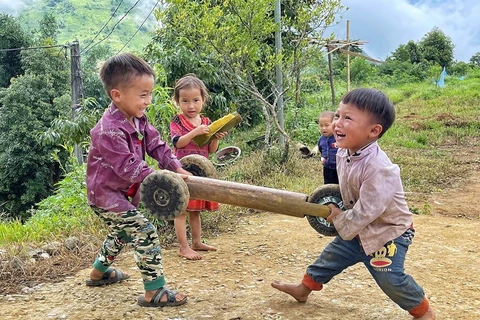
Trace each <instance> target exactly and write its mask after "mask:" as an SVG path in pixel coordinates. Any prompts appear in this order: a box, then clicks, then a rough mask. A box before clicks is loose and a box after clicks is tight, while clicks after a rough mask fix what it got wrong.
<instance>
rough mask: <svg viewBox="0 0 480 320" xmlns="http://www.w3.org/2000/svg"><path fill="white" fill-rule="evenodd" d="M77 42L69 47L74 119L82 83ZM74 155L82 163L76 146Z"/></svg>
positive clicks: (80, 151) (81, 95) (81, 93)
mask: <svg viewBox="0 0 480 320" xmlns="http://www.w3.org/2000/svg"><path fill="white" fill-rule="evenodd" d="M79 47H80V46H79V43H78V41H77V40H75V41H73V42H72V44H71V45H70V62H71V64H70V73H71V94H72V118H73V119H75V118H76V111H77V109H78V107H79V103H80V100H81V99H83V82H82V74H81V71H82V69H81V67H80V48H79ZM74 148H75V149H74V153H75V156H76V157H77V160H78V163H79V164H82V163H83V153H82V150H81V149H80V148H79V146H78V145H77V144H75V146H74Z"/></svg>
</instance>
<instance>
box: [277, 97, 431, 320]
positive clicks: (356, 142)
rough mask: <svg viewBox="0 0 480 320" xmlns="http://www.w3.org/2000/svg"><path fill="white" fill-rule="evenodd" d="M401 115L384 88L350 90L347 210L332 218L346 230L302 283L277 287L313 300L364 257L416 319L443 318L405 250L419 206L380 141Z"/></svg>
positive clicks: (342, 165) (345, 132)
mask: <svg viewBox="0 0 480 320" xmlns="http://www.w3.org/2000/svg"><path fill="white" fill-rule="evenodd" d="M394 120H395V109H394V107H393V104H392V103H391V102H390V100H389V99H388V98H387V96H386V95H385V94H383V93H382V92H380V91H378V90H374V89H365V88H362V89H355V90H352V91H350V92H348V93H347V94H346V95H345V96H343V98H342V101H341V102H340V105H339V107H338V109H337V111H336V112H335V116H334V119H333V133H334V135H335V140H336V141H337V146H338V148H339V149H338V153H337V170H338V178H339V182H340V183H339V186H340V192H341V194H342V200H343V203H344V206H345V208H346V210H345V211H341V210H340V209H338V208H337V207H335V206H334V205H329V206H330V209H331V214H330V215H329V216H328V218H327V221H328V222H330V223H333V224H334V225H335V228H336V229H337V232H338V234H339V235H338V236H336V237H335V239H334V240H333V241H332V242H330V243H329V244H328V245H327V246H326V247H325V249H324V250H323V252H322V253H321V254H320V256H319V257H318V258H317V260H316V261H315V262H314V263H313V264H311V265H310V266H309V267H308V268H307V271H306V273H305V275H304V276H303V279H302V281H301V282H300V283H299V284H290V283H282V282H279V281H274V282H273V283H272V286H273V287H274V288H276V289H278V290H280V291H282V292H285V293H287V294H289V295H291V296H292V297H293V298H295V299H296V300H297V301H299V302H306V301H307V299H308V296H309V295H310V293H311V292H312V291H313V290H322V288H323V284H325V283H328V282H329V281H330V280H331V279H332V278H333V277H334V276H336V275H337V274H339V273H341V272H342V271H343V270H345V269H346V268H348V267H349V266H352V265H354V264H356V263H359V262H361V263H363V264H364V265H365V267H366V268H367V269H368V271H369V272H370V274H371V275H372V277H373V278H374V279H375V281H376V283H377V284H378V286H379V287H380V288H381V289H382V290H383V292H384V293H385V294H386V295H387V296H388V297H389V298H390V299H391V300H393V301H394V302H395V303H396V304H397V305H399V306H400V307H401V308H402V309H404V310H406V311H408V312H409V313H410V314H411V315H412V316H413V319H422V320H432V319H435V315H434V313H433V310H432V308H431V307H430V306H429V302H428V300H427V298H426V297H425V293H424V291H423V289H422V287H420V286H419V285H418V284H417V283H416V282H415V280H414V279H413V278H412V276H410V275H408V274H406V273H405V269H404V263H405V256H406V254H407V250H408V247H409V246H410V244H411V243H412V239H413V236H414V234H415V230H414V229H413V218H412V213H411V212H410V211H409V210H408V206H407V202H406V201H405V193H404V192H403V187H402V181H401V179H400V169H399V167H398V166H397V165H396V164H393V163H392V162H391V161H390V159H389V158H388V156H387V155H386V154H385V152H383V151H382V150H381V149H380V146H379V145H378V143H377V140H378V139H379V138H380V137H381V136H382V135H383V134H384V133H385V132H386V131H387V130H388V129H389V128H390V127H391V125H392V124H393V122H394Z"/></svg>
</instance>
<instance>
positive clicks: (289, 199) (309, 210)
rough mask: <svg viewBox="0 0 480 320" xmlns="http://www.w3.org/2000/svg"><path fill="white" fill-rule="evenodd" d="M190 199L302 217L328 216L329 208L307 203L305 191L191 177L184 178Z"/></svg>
mask: <svg viewBox="0 0 480 320" xmlns="http://www.w3.org/2000/svg"><path fill="white" fill-rule="evenodd" d="M185 182H186V183H187V186H188V190H189V192H190V198H191V199H201V200H208V201H215V202H220V203H225V204H230V205H234V206H239V207H246V208H252V209H258V210H264V211H269V212H275V213H279V214H284V215H288V216H294V217H299V218H303V217H305V216H306V215H310V216H316V217H322V218H326V217H327V216H328V215H329V214H330V208H329V207H328V206H326V205H320V204H316V203H311V202H308V196H307V195H306V194H303V193H298V192H291V191H285V190H278V189H272V188H266V187H259V186H252V185H248V184H242V183H236V182H230V181H224V180H218V179H211V178H204V177H196V176H188V178H187V179H185Z"/></svg>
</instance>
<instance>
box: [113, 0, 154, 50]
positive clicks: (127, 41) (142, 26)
mask: <svg viewBox="0 0 480 320" xmlns="http://www.w3.org/2000/svg"><path fill="white" fill-rule="evenodd" d="M159 2H160V0H158V1H157V3H155V5H154V6H153V8H152V10H151V11H150V13H149V14H148V15H147V17H146V18H145V20H143V22H142V24H141V25H140V26H139V27H138V28H137V31H135V33H134V34H133V35H132V37H131V38H130V39H128V41H127V42H126V43H125V44H124V45H123V47H122V49H120V50H119V51H118V52H117V54H119V53H120V52H122V50H123V49H125V47H126V46H127V45H128V44H129V43H130V41H131V40H132V39H133V37H135V35H136V34H137V32H138V31H139V30H140V29H141V28H142V27H143V25H144V23H145V22H146V21H147V19H148V18H149V17H150V15H151V14H152V12H153V10H155V8H156V7H157V5H158V3H159Z"/></svg>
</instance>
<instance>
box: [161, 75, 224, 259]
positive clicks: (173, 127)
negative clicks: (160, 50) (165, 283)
mask: <svg viewBox="0 0 480 320" xmlns="http://www.w3.org/2000/svg"><path fill="white" fill-rule="evenodd" d="M173 100H174V102H175V104H176V105H177V106H178V107H179V108H180V111H181V113H180V114H178V115H176V116H175V117H174V118H173V119H172V122H171V123H170V135H171V138H172V144H173V146H174V151H175V154H176V156H177V158H178V159H181V158H183V157H185V156H187V155H190V154H198V155H201V156H204V157H206V158H207V159H208V156H209V154H210V153H214V152H216V151H217V149H218V141H219V140H220V139H223V137H225V136H226V135H227V133H226V132H218V133H216V134H215V138H214V139H213V140H212V141H211V142H210V144H207V145H205V146H203V147H202V148H200V147H198V146H197V145H196V144H195V143H193V141H192V139H193V138H195V137H196V136H198V135H202V134H207V133H209V129H208V125H209V124H210V119H208V118H207V117H204V116H202V115H200V113H201V112H202V109H203V106H204V104H205V103H206V102H207V100H208V92H207V88H206V86H205V84H204V83H203V81H202V80H200V79H198V78H197V77H196V76H195V75H193V74H187V75H185V76H184V77H182V78H181V79H179V80H178V81H177V82H176V84H175V88H174V91H173ZM202 210H209V211H215V210H218V203H217V202H210V201H205V200H195V199H194V200H190V201H189V203H188V207H187V212H185V213H183V214H182V215H180V216H178V217H176V218H175V220H174V224H175V233H176V235H177V239H178V242H179V250H178V255H179V256H181V257H185V258H186V259H188V260H200V259H201V258H202V256H201V255H200V254H199V253H198V252H197V251H216V250H217V249H216V248H215V247H213V246H210V245H207V244H205V243H203V242H202V241H201V232H202V225H201V219H200V212H201V211H202ZM187 214H188V215H189V222H190V231H191V233H192V246H191V247H190V246H189V245H188V240H187V227H186V223H187V222H186V220H187Z"/></svg>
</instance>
